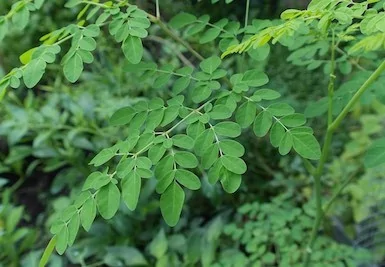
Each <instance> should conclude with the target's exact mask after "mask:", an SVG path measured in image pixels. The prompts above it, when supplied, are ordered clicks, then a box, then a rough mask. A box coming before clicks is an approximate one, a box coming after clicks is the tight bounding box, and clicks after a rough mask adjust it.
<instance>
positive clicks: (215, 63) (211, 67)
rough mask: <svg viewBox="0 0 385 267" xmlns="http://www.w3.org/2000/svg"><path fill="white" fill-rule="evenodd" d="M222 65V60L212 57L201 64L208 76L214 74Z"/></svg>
mask: <svg viewBox="0 0 385 267" xmlns="http://www.w3.org/2000/svg"><path fill="white" fill-rule="evenodd" d="M220 64H221V59H220V58H219V57H217V56H212V57H209V58H207V59H205V60H203V61H202V62H201V63H200V64H199V66H200V68H201V69H202V70H203V71H204V72H206V73H208V74H212V73H213V72H214V71H215V70H216V69H217V68H218V67H219V65H220Z"/></svg>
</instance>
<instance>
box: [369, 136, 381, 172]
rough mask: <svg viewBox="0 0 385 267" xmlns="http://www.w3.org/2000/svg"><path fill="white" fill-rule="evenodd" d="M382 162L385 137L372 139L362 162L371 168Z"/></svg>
mask: <svg viewBox="0 0 385 267" xmlns="http://www.w3.org/2000/svg"><path fill="white" fill-rule="evenodd" d="M383 163H385V138H381V139H378V140H376V141H374V142H373V143H372V145H371V146H370V147H369V149H368V151H367V152H366V155H365V158H364V164H365V167H367V168H373V167H376V166H378V165H381V164H383Z"/></svg>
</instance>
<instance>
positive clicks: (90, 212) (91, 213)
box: [80, 197, 96, 232]
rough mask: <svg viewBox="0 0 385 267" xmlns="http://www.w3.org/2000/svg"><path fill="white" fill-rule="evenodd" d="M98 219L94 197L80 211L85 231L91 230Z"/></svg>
mask: <svg viewBox="0 0 385 267" xmlns="http://www.w3.org/2000/svg"><path fill="white" fill-rule="evenodd" d="M95 217H96V202H95V199H94V198H93V197H91V198H89V199H88V200H87V201H86V202H85V203H84V204H83V207H82V210H81V211H80V220H81V223H82V226H83V228H84V230H86V231H87V232H88V231H89V230H90V228H91V225H92V223H93V222H94V220H95Z"/></svg>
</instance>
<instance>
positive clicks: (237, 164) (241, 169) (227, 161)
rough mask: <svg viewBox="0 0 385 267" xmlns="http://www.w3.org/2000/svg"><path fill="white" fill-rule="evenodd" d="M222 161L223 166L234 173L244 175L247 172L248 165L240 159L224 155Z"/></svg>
mask: <svg viewBox="0 0 385 267" xmlns="http://www.w3.org/2000/svg"><path fill="white" fill-rule="evenodd" d="M220 159H221V162H222V165H223V166H224V167H225V168H226V169H227V170H229V171H231V172H233V173H236V174H244V173H245V172H246V170H247V166H246V163H245V162H244V161H243V160H242V159H240V158H237V157H232V156H228V155H224V156H222V157H220Z"/></svg>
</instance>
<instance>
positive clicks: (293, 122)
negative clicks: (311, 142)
mask: <svg viewBox="0 0 385 267" xmlns="http://www.w3.org/2000/svg"><path fill="white" fill-rule="evenodd" d="M280 121H281V122H282V124H284V125H285V126H286V127H298V126H302V125H304V124H305V123H306V118H305V116H304V115H303V114H299V113H294V114H291V115H287V116H284V117H283V118H281V119H280Z"/></svg>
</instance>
